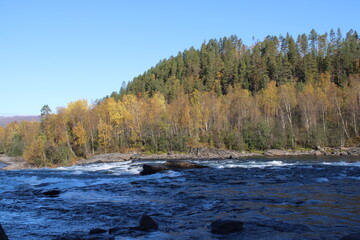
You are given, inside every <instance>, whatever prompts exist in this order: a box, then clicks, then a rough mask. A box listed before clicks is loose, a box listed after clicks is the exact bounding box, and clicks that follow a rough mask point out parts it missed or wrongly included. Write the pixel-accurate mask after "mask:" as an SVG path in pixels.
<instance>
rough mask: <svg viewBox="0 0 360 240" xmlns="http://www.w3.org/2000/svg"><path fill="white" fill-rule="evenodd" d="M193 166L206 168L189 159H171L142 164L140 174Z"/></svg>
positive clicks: (192, 167)
mask: <svg viewBox="0 0 360 240" xmlns="http://www.w3.org/2000/svg"><path fill="white" fill-rule="evenodd" d="M195 168H207V167H206V166H203V165H200V164H196V163H192V162H189V161H180V160H172V161H166V162H165V163H164V164H161V165H153V164H144V165H143V170H142V171H141V172H140V174H141V175H149V174H154V173H158V172H162V171H167V170H182V169H195Z"/></svg>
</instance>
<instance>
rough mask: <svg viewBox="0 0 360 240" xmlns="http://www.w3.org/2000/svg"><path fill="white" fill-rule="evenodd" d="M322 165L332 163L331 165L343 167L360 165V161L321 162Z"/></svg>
mask: <svg viewBox="0 0 360 240" xmlns="http://www.w3.org/2000/svg"><path fill="white" fill-rule="evenodd" d="M322 164H323V165H332V166H344V167H360V162H344V161H341V162H323V163H322Z"/></svg>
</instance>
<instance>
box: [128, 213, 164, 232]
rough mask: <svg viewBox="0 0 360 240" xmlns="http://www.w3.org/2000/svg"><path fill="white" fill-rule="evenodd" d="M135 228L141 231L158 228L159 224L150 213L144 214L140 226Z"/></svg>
mask: <svg viewBox="0 0 360 240" xmlns="http://www.w3.org/2000/svg"><path fill="white" fill-rule="evenodd" d="M134 229H136V230H141V231H149V230H158V229H159V225H158V224H157V223H156V222H155V220H154V219H152V218H151V217H150V216H149V215H142V216H141V219H140V222H139V226H138V227H135V228H134Z"/></svg>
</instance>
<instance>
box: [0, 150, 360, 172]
mask: <svg viewBox="0 0 360 240" xmlns="http://www.w3.org/2000/svg"><path fill="white" fill-rule="evenodd" d="M261 156H267V157H277V156H279V157H280V156H360V147H353V148H342V149H339V148H328V147H317V148H315V149H311V150H281V149H270V150H267V151H264V152H238V151H233V150H224V149H216V148H193V149H191V150H190V151H189V152H188V153H174V152H169V153H164V154H144V153H142V152H137V151H133V152H128V153H107V154H99V155H95V156H93V157H91V158H88V159H81V160H78V161H77V162H76V163H75V165H85V164H92V163H106V162H122V161H129V160H207V159H241V158H244V157H261ZM0 162H2V163H4V164H6V166H5V167H3V168H1V170H21V169H35V168H37V167H36V166H33V165H30V164H29V163H27V162H26V161H25V160H24V159H23V158H22V157H8V156H6V155H0Z"/></svg>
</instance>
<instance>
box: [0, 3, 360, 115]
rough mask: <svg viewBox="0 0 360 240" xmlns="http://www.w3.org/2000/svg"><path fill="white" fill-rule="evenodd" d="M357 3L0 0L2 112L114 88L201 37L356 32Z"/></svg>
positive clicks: (33, 110) (29, 110)
mask: <svg viewBox="0 0 360 240" xmlns="http://www.w3.org/2000/svg"><path fill="white" fill-rule="evenodd" d="M359 12H360V1H359V0H342V1H333V0H311V1H308V0H305V1H304V0H302V1H290V0H288V1H276V0H273V1H268V0H264V1H261V0H258V1H250V0H247V1H240V0H239V1H236V0H234V1H230V0H222V1H212V0H206V1H196V0H191V1H189V0H182V1H169V0H166V1H157V0H151V1H150V0H149V1H121V0H97V1H95V0H0V90H1V92H0V115H4V114H6V115H26V114H35V115H38V114H39V112H40V108H41V107H42V106H43V105H44V104H48V105H49V106H50V108H51V109H52V110H53V111H55V109H56V107H58V106H66V105H67V103H68V102H70V101H75V100H77V99H88V100H89V102H90V103H91V101H93V100H96V99H99V98H102V97H104V96H105V95H108V94H110V93H111V92H112V91H118V90H119V89H120V87H121V84H122V82H123V81H126V82H127V81H131V80H132V79H133V78H134V77H135V76H138V75H139V74H142V73H143V72H144V71H146V70H147V69H149V68H150V67H151V66H154V65H155V64H156V63H158V62H159V60H161V59H164V58H168V57H170V56H171V55H176V54H177V53H178V52H179V51H183V50H184V49H187V48H189V47H191V46H194V47H195V48H199V47H200V45H201V43H202V42H203V41H204V40H209V39H212V38H220V37H224V36H230V35H231V34H236V35H237V36H239V37H240V38H241V39H242V40H243V41H244V42H245V44H247V45H251V44H252V43H253V41H254V40H253V37H255V40H256V39H259V40H262V39H263V38H264V37H266V36H267V35H279V34H283V35H285V34H286V33H287V32H289V33H290V34H291V35H293V36H294V37H296V36H297V34H299V33H309V32H310V30H311V29H312V28H314V29H315V30H316V31H317V32H318V33H324V32H328V31H329V30H330V29H331V28H334V29H335V30H336V29H337V28H338V27H340V28H341V30H342V32H343V33H345V32H347V31H348V30H349V29H351V28H352V29H354V30H357V31H359V24H360V18H359Z"/></svg>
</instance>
